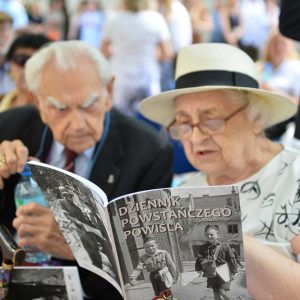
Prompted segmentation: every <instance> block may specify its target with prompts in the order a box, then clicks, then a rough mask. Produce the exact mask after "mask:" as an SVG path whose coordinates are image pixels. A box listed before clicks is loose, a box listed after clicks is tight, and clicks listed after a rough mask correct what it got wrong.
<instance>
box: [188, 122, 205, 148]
mask: <svg viewBox="0 0 300 300" xmlns="http://www.w3.org/2000/svg"><path fill="white" fill-rule="evenodd" d="M208 137H209V135H208V134H207V133H205V132H203V131H202V130H201V129H200V127H199V126H193V127H192V133H191V137H190V140H191V142H192V143H193V144H201V143H202V142H203V141H204V140H206V139H207V138H208Z"/></svg>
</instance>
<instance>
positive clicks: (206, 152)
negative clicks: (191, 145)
mask: <svg viewBox="0 0 300 300" xmlns="http://www.w3.org/2000/svg"><path fill="white" fill-rule="evenodd" d="M195 154H196V155H197V156H200V157H203V158H205V157H212V156H216V155H217V154H218V151H215V150H198V151H196V152H195Z"/></svg>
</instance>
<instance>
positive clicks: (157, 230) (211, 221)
mask: <svg viewBox="0 0 300 300" xmlns="http://www.w3.org/2000/svg"><path fill="white" fill-rule="evenodd" d="M108 208H109V209H110V212H111V216H112V224H113V228H114V232H115V241H116V244H117V249H118V254H119V261H120V266H121V271H122V276H123V281H124V283H125V289H126V294H127V297H128V299H153V298H154V297H155V296H157V295H159V293H160V292H161V290H162V289H165V288H169V289H170V290H171V291H172V295H173V297H174V299H181V300H185V299H197V300H198V299H200V300H201V299H202V300H204V299H206V300H208V299H217V298H215V297H214V291H213V289H212V287H213V284H214V282H213V281H214V280H215V278H214V279H211V278H208V277H209V275H208V274H206V273H205V272H206V270H205V269H204V268H203V267H202V268H201V266H200V268H197V266H196V263H197V259H198V261H199V258H200V261H201V259H202V261H203V262H204V259H205V258H206V256H207V254H208V253H207V252H208V249H209V247H210V245H211V244H213V243H214V242H216V243H217V244H220V245H222V246H221V249H220V250H219V254H218V259H217V264H219V263H220V265H222V266H227V270H225V272H224V271H221V270H220V271H219V272H220V273H219V274H218V277H220V278H221V279H220V280H223V282H224V283H225V282H226V284H224V289H225V290H226V289H228V292H227V295H228V297H229V298H230V299H251V298H250V297H249V295H248V291H247V287H246V273H245V260H244V249H243V238H242V227H241V214H240V204H239V194H238V189H237V187H234V186H225V187H224V186H223V187H196V188H172V189H162V190H152V191H145V192H141V193H135V194H131V195H127V196H126V197H123V198H118V199H116V200H115V201H114V202H112V203H111V204H110V205H109V206H108ZM211 235H213V236H211ZM221 252H222V253H221ZM223 252H224V253H223ZM221 258H222V259H223V260H224V261H220V262H218V260H221ZM228 267H229V270H228ZM222 272H223V273H222ZM207 276H208V277H207ZM229 298H228V299H229ZM220 299H221V298H220Z"/></svg>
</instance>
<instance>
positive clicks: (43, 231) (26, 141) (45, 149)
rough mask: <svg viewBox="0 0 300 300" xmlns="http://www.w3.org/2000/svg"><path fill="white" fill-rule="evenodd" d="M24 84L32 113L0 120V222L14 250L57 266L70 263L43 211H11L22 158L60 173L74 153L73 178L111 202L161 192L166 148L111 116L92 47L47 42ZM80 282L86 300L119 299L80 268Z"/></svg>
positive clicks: (104, 70)
mask: <svg viewBox="0 0 300 300" xmlns="http://www.w3.org/2000/svg"><path fill="white" fill-rule="evenodd" d="M25 79H26V84H27V86H28V89H29V91H30V93H31V94H32V97H33V99H34V100H35V102H36V107H38V109H37V108H35V106H23V107H18V108H14V109H10V110H8V111H5V112H3V113H1V114H0V128H1V130H0V142H1V143H0V188H1V189H3V190H2V192H1V199H0V203H1V205H0V219H1V222H2V223H4V224H5V225H6V226H7V227H8V228H9V229H10V231H11V232H13V233H14V230H17V234H18V236H19V237H20V239H19V244H20V246H25V245H35V246H36V247H37V248H38V249H39V250H41V251H43V252H47V253H50V254H51V255H52V256H53V257H56V258H60V259H62V260H63V263H65V264H75V261H74V260H75V258H74V256H73V254H72V251H71V249H70V248H69V246H68V245H67V243H66V241H65V239H64V238H63V236H62V234H61V232H60V230H59V228H58V225H57V223H56V222H55V220H54V218H53V215H52V213H51V211H50V209H48V208H44V207H40V206H38V205H32V204H31V203H30V204H28V205H24V206H22V207H20V208H19V209H18V210H17V211H15V205H14V200H13V199H14V197H13V190H14V187H15V185H16V182H17V181H18V179H19V176H18V175H15V174H16V173H17V172H21V171H22V170H23V168H24V165H25V163H26V161H27V160H28V159H29V156H31V157H32V156H33V157H36V158H38V159H40V160H41V161H43V162H46V163H49V164H51V165H54V166H56V167H63V166H64V165H65V161H66V158H65V152H66V151H67V150H68V152H69V150H72V151H73V152H75V153H76V154H77V157H76V158H75V166H74V167H75V168H74V171H75V173H76V174H78V175H81V176H83V177H85V178H88V179H89V180H91V181H92V182H93V183H95V184H96V185H98V186H99V187H101V189H102V190H103V191H104V192H105V193H106V194H107V197H108V199H113V198H115V197H117V196H121V195H124V194H127V193H131V192H136V191H140V190H146V189H151V188H160V187H168V186H169V185H170V183H171V179H172V149H171V147H170V146H169V144H168V143H167V141H166V140H165V139H164V138H163V137H161V136H158V135H157V133H156V131H155V130H154V129H152V128H151V127H149V126H148V125H146V124H144V123H142V122H140V121H137V120H134V119H131V118H129V117H126V116H124V115H122V114H121V113H119V112H118V111H116V110H114V109H111V108H112V102H111V90H112V85H113V77H112V76H111V74H110V69H109V65H108V63H107V61H106V59H105V58H104V57H103V56H102V55H101V53H100V52H99V51H98V50H97V49H96V48H94V47H93V46H90V45H88V44H86V43H84V42H80V41H62V42H54V43H51V44H50V45H48V46H47V47H45V48H43V49H41V50H39V51H38V52H36V53H35V54H34V55H33V56H32V57H31V58H30V59H29V60H28V61H27V63H26V67H25ZM10 124H11V125H10ZM15 215H17V217H16V218H15ZM14 218H15V219H14ZM30 224H35V225H33V226H32V225H30ZM80 275H81V280H82V285H83V288H84V291H85V293H86V294H87V295H88V296H90V297H91V298H92V299H102V298H106V299H121V296H120V295H119V293H118V292H117V290H116V289H114V288H113V287H112V286H111V285H110V284H109V283H108V282H107V281H105V280H103V279H101V278H100V277H98V276H96V275H94V274H93V273H90V272H89V271H87V270H83V269H80Z"/></svg>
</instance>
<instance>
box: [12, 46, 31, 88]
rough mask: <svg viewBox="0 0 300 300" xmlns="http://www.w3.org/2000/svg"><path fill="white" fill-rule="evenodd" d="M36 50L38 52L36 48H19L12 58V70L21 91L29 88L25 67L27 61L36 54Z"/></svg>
mask: <svg viewBox="0 0 300 300" xmlns="http://www.w3.org/2000/svg"><path fill="white" fill-rule="evenodd" d="M34 52H36V50H35V49H32V48H18V49H16V51H15V53H14V54H13V57H12V60H11V72H12V77H13V79H14V81H15V83H16V86H17V88H18V90H19V91H24V90H27V89H26V84H25V77H24V67H25V63H26V61H27V60H28V59H29V58H30V57H31V56H32V55H33V54H34Z"/></svg>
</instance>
